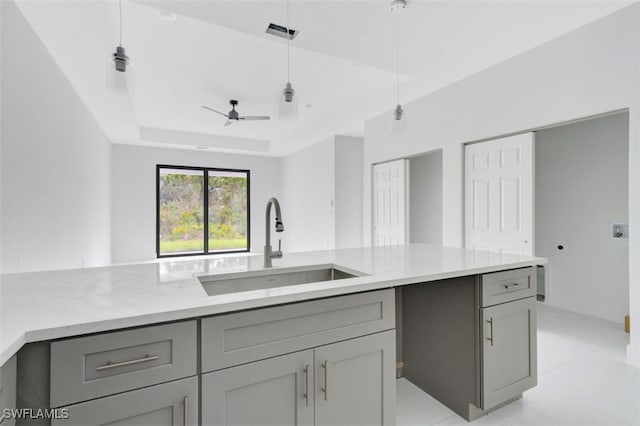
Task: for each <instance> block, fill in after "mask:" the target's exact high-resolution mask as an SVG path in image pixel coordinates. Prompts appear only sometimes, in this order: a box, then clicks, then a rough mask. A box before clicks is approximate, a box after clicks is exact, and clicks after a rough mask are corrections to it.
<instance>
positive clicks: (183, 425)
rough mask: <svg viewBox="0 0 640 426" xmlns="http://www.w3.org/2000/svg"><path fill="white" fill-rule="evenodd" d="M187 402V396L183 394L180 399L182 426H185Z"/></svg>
mask: <svg viewBox="0 0 640 426" xmlns="http://www.w3.org/2000/svg"><path fill="white" fill-rule="evenodd" d="M188 404H189V397H188V396H187V395H185V396H184V399H183V400H182V426H187V423H188V420H189V419H188V417H187V408H188Z"/></svg>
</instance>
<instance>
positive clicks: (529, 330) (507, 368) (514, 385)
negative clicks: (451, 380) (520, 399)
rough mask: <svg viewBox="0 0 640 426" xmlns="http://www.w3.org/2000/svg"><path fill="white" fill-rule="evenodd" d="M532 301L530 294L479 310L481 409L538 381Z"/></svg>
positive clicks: (499, 401)
mask: <svg viewBox="0 0 640 426" xmlns="http://www.w3.org/2000/svg"><path fill="white" fill-rule="evenodd" d="M535 303H536V302H535V298H534V297H529V298H526V299H522V300H517V301H515V302H509V303H503V304H501V305H496V306H491V307H489V308H483V309H481V310H480V311H481V320H482V369H481V375H482V408H483V409H484V410H488V409H490V408H492V407H494V406H496V405H497V404H500V403H501V402H504V401H507V400H509V399H511V398H514V397H517V396H518V395H520V394H521V393H522V392H523V391H525V390H527V389H530V388H532V387H533V386H535V385H536V383H537V367H536V305H535Z"/></svg>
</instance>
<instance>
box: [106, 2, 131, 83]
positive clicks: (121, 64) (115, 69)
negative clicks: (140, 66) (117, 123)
mask: <svg viewBox="0 0 640 426" xmlns="http://www.w3.org/2000/svg"><path fill="white" fill-rule="evenodd" d="M118 11H119V16H120V43H119V44H118V46H116V51H115V52H114V53H113V54H111V56H110V58H109V61H107V88H109V89H111V90H113V91H114V92H116V93H120V94H130V95H132V94H133V93H134V89H135V87H134V86H135V85H134V83H135V80H134V74H133V70H132V67H133V63H132V62H131V61H130V60H129V57H128V56H127V53H126V50H125V48H124V47H123V46H122V0H118Z"/></svg>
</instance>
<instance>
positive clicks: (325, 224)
mask: <svg viewBox="0 0 640 426" xmlns="http://www.w3.org/2000/svg"><path fill="white" fill-rule="evenodd" d="M363 149H364V141H363V139H362V138H357V137H350V136H335V137H331V138H327V139H324V140H322V141H320V142H318V143H316V144H314V145H311V146H309V147H307V148H304V149H302V150H300V151H297V152H294V153H292V154H289V155H287V156H286V157H284V158H283V163H282V193H283V204H282V208H283V212H282V215H283V216H284V217H285V232H284V234H283V235H282V238H283V239H282V243H283V250H284V251H310V250H325V249H334V248H350V247H360V246H361V241H362V171H363V169H362V166H363V163H362V158H363V157H362V155H363Z"/></svg>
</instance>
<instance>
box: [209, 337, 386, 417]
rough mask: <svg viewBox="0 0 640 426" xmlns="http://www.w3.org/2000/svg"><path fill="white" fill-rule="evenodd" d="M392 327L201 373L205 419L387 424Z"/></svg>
mask: <svg viewBox="0 0 640 426" xmlns="http://www.w3.org/2000/svg"><path fill="white" fill-rule="evenodd" d="M394 360H395V331H394V330H389V331H385V332H382V333H376V334H372V335H368V336H364V337H359V338H355V339H351V340H346V341H342V342H338V343H333V344H329V345H325V346H320V347H317V348H314V349H309V350H305V351H300V352H295V353H293V354H288V355H282V356H278V357H274V358H269V359H266V360H262V361H256V362H252V363H249V364H244V365H240V366H237V367H231V368H228V369H225V370H220V371H215V372H212V373H207V374H204V375H203V376H202V424H203V425H245V426H250V425H265V426H266V425H281V426H284V425H313V424H315V425H367V426H373V425H392V424H394V423H395V410H394V407H395V361H394Z"/></svg>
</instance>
